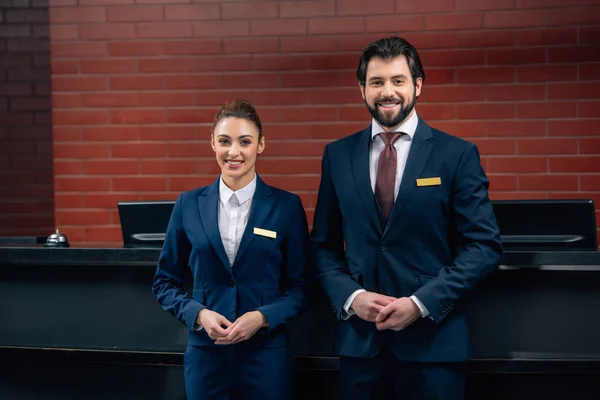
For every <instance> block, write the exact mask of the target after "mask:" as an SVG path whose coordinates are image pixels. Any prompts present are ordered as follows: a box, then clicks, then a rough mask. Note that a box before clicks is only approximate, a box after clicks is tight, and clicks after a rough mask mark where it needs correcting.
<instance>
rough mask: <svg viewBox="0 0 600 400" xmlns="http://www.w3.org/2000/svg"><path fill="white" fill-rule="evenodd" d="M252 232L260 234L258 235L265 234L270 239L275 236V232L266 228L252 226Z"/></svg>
mask: <svg viewBox="0 0 600 400" xmlns="http://www.w3.org/2000/svg"><path fill="white" fill-rule="evenodd" d="M254 234H255V235H260V236H266V237H268V238H271V239H275V238H276V237H277V232H275V231H270V230H268V229H260V228H254Z"/></svg>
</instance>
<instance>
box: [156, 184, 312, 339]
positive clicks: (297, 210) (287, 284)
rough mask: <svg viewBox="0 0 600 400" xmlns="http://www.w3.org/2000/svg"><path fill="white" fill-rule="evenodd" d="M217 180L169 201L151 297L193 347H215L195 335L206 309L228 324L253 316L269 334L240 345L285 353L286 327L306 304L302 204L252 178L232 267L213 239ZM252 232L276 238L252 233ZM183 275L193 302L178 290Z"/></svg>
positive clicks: (216, 237)
mask: <svg viewBox="0 0 600 400" xmlns="http://www.w3.org/2000/svg"><path fill="white" fill-rule="evenodd" d="M219 179H220V178H219ZM219 179H217V180H216V181H215V182H214V183H213V184H212V185H210V186H206V187H203V188H200V189H195V190H192V191H189V192H185V193H183V194H181V195H180V196H179V198H178V199H177V201H176V202H175V205H174V207H173V212H172V215H171V219H170V221H169V225H168V227H167V232H166V237H165V242H164V245H163V248H162V251H161V253H160V257H159V260H158V267H157V270H156V275H155V279H154V285H153V287H152V290H153V292H154V294H155V295H156V297H157V299H158V302H159V303H160V305H161V306H162V308H163V309H165V310H166V311H168V312H170V313H171V314H173V315H174V316H175V317H177V318H178V319H179V320H180V321H181V322H183V323H184V324H185V325H186V326H187V327H188V328H189V330H190V336H189V343H190V344H191V345H195V346H216V345H215V344H214V341H213V340H211V339H210V338H209V337H208V335H207V333H206V331H205V330H200V331H196V330H194V324H195V322H196V317H197V315H198V313H199V312H200V310H202V309H203V308H208V309H209V310H212V311H215V312H217V313H219V314H221V315H223V316H224V317H225V318H227V319H228V320H229V321H231V322H234V321H235V320H236V319H237V318H238V317H240V316H241V315H243V314H244V313H246V312H249V311H254V310H258V311H260V312H261V313H263V315H264V316H265V318H266V319H267V321H268V323H269V328H268V329H266V330H264V329H263V330H261V331H259V333H257V334H256V335H254V336H253V337H252V338H251V339H250V340H248V342H244V345H249V346H256V347H279V346H286V345H287V344H288V338H287V335H286V334H285V333H286V331H285V324H286V322H287V321H288V320H289V319H291V318H292V317H294V316H296V315H298V314H299V313H300V310H301V309H302V308H303V306H304V305H305V303H306V292H305V288H306V283H307V281H306V265H307V262H308V227H307V222H306V213H305V211H304V208H303V207H302V203H301V201H300V198H299V197H298V196H297V195H295V194H292V193H289V192H286V191H283V190H280V189H277V188H274V187H271V186H268V185H267V184H265V183H264V182H263V181H262V180H261V179H260V177H258V176H257V183H256V192H255V194H254V197H253V198H252V206H251V209H250V215H249V217H248V223H247V226H246V229H245V231H244V234H243V236H242V240H241V243H240V247H239V249H238V252H237V254H236V257H235V260H234V262H233V265H231V266H230V265H229V260H228V258H227V254H226V253H225V248H224V247H223V242H222V239H221V234H220V233H219V223H218V208H219ZM254 228H261V229H265V230H269V231H272V232H276V237H275V238H270V237H266V236H261V235H258V234H255V233H254ZM188 265H189V266H188ZM188 268H189V269H190V270H191V274H192V276H193V291H192V293H191V296H190V294H188V293H187V292H186V291H185V290H184V289H183V280H184V275H185V274H186V270H187V269H188Z"/></svg>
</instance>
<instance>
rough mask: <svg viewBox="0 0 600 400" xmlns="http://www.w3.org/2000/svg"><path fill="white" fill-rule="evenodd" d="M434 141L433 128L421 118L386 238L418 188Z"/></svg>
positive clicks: (384, 232)
mask: <svg viewBox="0 0 600 400" xmlns="http://www.w3.org/2000/svg"><path fill="white" fill-rule="evenodd" d="M432 139H433V133H432V132H431V128H430V127H429V126H428V125H427V124H426V123H425V122H424V121H423V120H422V119H421V118H419V124H418V125H417V130H416V132H415V136H414V137H413V143H412V145H411V147H410V151H409V153H408V159H407V160H406V167H405V168H404V175H402V182H401V183H400V189H399V190H398V196H396V201H395V202H394V207H393V208H392V213H391V214H390V217H389V218H388V221H387V224H386V226H385V230H384V231H383V236H385V234H386V233H387V232H388V231H389V229H390V227H391V226H392V224H393V223H394V221H395V220H396V218H398V215H399V214H400V212H401V211H402V207H404V204H406V201H407V200H408V198H409V197H410V195H411V194H412V192H413V189H414V188H415V187H416V186H417V183H416V182H417V178H418V177H419V176H420V175H421V171H423V168H424V167H425V163H426V162H427V159H428V158H429V154H430V153H431V149H432V147H433V140H432Z"/></svg>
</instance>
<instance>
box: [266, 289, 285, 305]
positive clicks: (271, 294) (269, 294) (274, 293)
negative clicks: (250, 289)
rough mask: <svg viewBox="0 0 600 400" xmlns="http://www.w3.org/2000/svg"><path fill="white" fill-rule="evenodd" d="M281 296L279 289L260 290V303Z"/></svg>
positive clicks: (267, 302)
mask: <svg viewBox="0 0 600 400" xmlns="http://www.w3.org/2000/svg"><path fill="white" fill-rule="evenodd" d="M280 296H281V292H280V291H279V289H267V290H263V291H262V305H263V306H264V305H265V304H269V303H272V302H274V301H275V300H277V299H278V298H279V297H280Z"/></svg>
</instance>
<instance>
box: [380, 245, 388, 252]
mask: <svg viewBox="0 0 600 400" xmlns="http://www.w3.org/2000/svg"><path fill="white" fill-rule="evenodd" d="M379 249H380V250H381V251H386V250H387V247H385V246H383V245H382V246H381V247H380V248H379Z"/></svg>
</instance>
